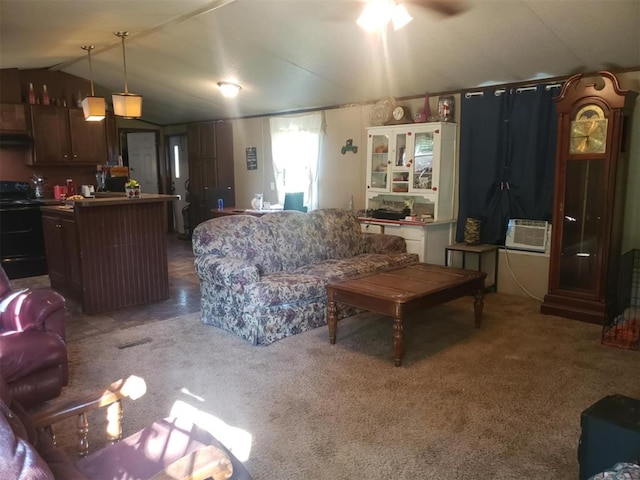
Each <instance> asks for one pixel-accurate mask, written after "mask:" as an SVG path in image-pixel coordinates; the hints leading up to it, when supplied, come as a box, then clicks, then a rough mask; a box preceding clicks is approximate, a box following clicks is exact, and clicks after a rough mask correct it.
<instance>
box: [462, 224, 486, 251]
mask: <svg viewBox="0 0 640 480" xmlns="http://www.w3.org/2000/svg"><path fill="white" fill-rule="evenodd" d="M481 223H482V222H481V221H480V220H479V219H477V218H467V220H466V222H465V225H464V241H465V243H466V244H467V245H478V244H479V243H480V225H481Z"/></svg>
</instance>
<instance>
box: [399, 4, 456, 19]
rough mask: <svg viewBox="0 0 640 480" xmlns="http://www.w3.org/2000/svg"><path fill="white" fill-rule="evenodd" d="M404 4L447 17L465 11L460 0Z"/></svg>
mask: <svg viewBox="0 0 640 480" xmlns="http://www.w3.org/2000/svg"><path fill="white" fill-rule="evenodd" d="M404 2H405V3H408V4H414V5H418V6H420V7H423V8H426V9H429V10H433V11H435V12H438V13H440V14H442V15H445V16H447V17H451V16H454V15H458V14H460V13H462V12H464V11H465V10H466V9H467V6H466V5H465V3H464V2H463V1H462V0H404Z"/></svg>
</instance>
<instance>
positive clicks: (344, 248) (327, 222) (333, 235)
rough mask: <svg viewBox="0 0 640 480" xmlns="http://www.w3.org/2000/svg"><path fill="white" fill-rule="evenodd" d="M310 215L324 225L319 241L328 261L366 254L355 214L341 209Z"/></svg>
mask: <svg viewBox="0 0 640 480" xmlns="http://www.w3.org/2000/svg"><path fill="white" fill-rule="evenodd" d="M308 215H309V216H310V217H311V218H314V219H317V221H319V222H320V224H321V225H322V235H321V237H320V238H319V241H320V242H321V243H322V245H323V246H324V251H325V254H326V257H325V258H327V259H332V258H348V257H353V256H356V255H360V254H361V253H364V251H365V250H364V248H365V247H364V238H363V235H362V232H361V230H360V223H359V222H358V217H357V216H356V215H355V213H353V212H351V211H349V210H343V209H340V208H326V209H320V210H314V211H312V212H310V213H308Z"/></svg>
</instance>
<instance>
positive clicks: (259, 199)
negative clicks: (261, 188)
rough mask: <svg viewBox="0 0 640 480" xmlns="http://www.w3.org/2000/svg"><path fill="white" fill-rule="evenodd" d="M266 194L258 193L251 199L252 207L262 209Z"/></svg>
mask: <svg viewBox="0 0 640 480" xmlns="http://www.w3.org/2000/svg"><path fill="white" fill-rule="evenodd" d="M263 200H264V196H263V194H262V193H256V196H255V197H254V198H253V200H251V208H252V209H254V210H258V211H260V210H262V206H263Z"/></svg>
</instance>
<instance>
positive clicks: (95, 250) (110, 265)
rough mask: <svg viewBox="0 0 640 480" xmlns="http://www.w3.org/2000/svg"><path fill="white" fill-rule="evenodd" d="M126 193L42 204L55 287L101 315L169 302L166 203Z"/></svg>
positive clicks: (155, 196)
mask: <svg viewBox="0 0 640 480" xmlns="http://www.w3.org/2000/svg"><path fill="white" fill-rule="evenodd" d="M177 198H178V197H177V196H175V195H160V194H142V195H141V197H140V198H137V199H131V200H130V199H127V198H126V197H125V196H124V194H121V195H117V196H108V197H102V198H85V199H83V200H79V201H75V202H73V203H71V202H70V204H69V205H56V206H43V207H40V209H41V210H42V225H43V230H44V238H45V247H46V252H47V265H48V270H49V278H50V280H51V287H52V288H54V289H56V290H59V291H60V292H61V293H63V294H65V295H66V296H68V297H70V298H72V299H74V300H76V301H78V302H79V303H80V304H81V305H82V311H83V313H86V314H96V313H101V312H106V311H110V310H116V309H119V308H124V307H129V306H133V305H141V304H146V303H151V302H156V301H160V300H166V299H167V298H169V274H168V266H167V247H166V242H165V236H166V233H165V232H166V230H167V228H166V223H167V222H166V217H167V215H166V212H167V205H166V203H167V202H171V201H173V200H175V199H177Z"/></svg>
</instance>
